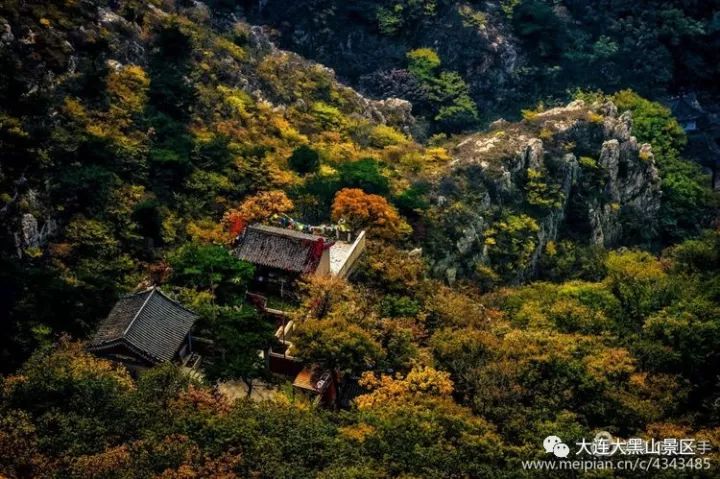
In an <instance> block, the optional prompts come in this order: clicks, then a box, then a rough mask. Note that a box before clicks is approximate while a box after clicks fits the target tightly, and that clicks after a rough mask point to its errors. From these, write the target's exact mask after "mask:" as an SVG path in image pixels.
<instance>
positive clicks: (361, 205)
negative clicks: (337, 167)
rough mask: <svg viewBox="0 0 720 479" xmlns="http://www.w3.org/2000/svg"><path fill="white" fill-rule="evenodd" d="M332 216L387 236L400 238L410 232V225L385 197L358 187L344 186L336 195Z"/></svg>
mask: <svg viewBox="0 0 720 479" xmlns="http://www.w3.org/2000/svg"><path fill="white" fill-rule="evenodd" d="M332 218H333V221H340V220H344V221H347V222H348V224H349V225H350V226H351V227H352V228H354V229H360V228H370V230H371V232H373V233H374V234H376V235H378V236H382V237H386V238H399V237H402V236H404V235H406V234H407V233H409V232H410V226H409V225H408V224H407V223H406V222H405V221H404V220H403V219H402V218H401V217H400V215H399V214H398V212H397V210H396V209H395V208H394V207H393V206H391V205H390V204H389V203H388V202H387V200H386V199H385V198H383V197H382V196H379V195H372V194H367V193H365V192H364V191H363V190H360V189H356V188H344V189H342V190H340V191H339V192H338V193H337V195H335V201H333V206H332Z"/></svg>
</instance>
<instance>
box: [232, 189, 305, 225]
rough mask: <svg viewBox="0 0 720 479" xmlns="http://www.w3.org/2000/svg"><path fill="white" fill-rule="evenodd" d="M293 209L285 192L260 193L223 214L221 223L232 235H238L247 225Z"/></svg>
mask: <svg viewBox="0 0 720 479" xmlns="http://www.w3.org/2000/svg"><path fill="white" fill-rule="evenodd" d="M293 208H295V205H294V204H293V202H292V200H291V199H290V198H288V197H287V195H286V194H285V192H283V191H280V190H273V191H262V192H260V193H257V194H255V195H253V196H250V197H248V198H246V199H245V201H243V202H242V203H241V204H240V206H238V207H237V208H233V209H230V210H228V211H227V212H225V215H224V216H223V223H224V224H225V227H226V228H227V229H228V230H229V231H230V232H231V233H232V234H238V233H240V231H242V229H243V228H244V227H245V225H247V224H248V223H254V222H259V221H265V220H267V219H269V218H270V217H271V216H273V215H275V214H281V213H287V212H289V211H292V210H293Z"/></svg>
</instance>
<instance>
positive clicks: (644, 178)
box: [433, 101, 661, 281]
mask: <svg viewBox="0 0 720 479" xmlns="http://www.w3.org/2000/svg"><path fill="white" fill-rule="evenodd" d="M448 185H451V187H448ZM448 190H449V191H448ZM660 195H661V191H660V179H659V176H658V172H657V169H656V167H655V161H654V158H653V154H652V149H651V147H650V145H647V144H643V145H639V144H638V142H637V140H636V139H635V137H633V136H632V116H631V115H630V113H629V112H624V113H622V114H620V115H618V112H617V109H616V108H615V106H614V105H612V104H606V105H592V106H587V105H585V104H584V103H583V102H581V101H576V102H573V103H570V104H569V105H567V106H565V107H562V108H555V109H551V110H548V111H545V112H529V113H527V114H526V119H525V120H524V121H522V122H520V123H508V122H505V121H501V122H495V123H494V124H493V125H492V126H491V129H490V130H489V131H488V132H484V133H478V134H475V135H471V136H469V137H467V138H465V139H463V140H462V141H460V142H459V143H458V144H457V146H456V147H455V148H454V150H453V162H452V165H451V167H450V168H449V170H448V171H447V172H445V175H444V177H443V178H442V179H441V180H439V181H438V182H437V189H436V206H435V208H434V212H433V216H434V217H436V218H438V219H439V220H438V221H440V222H442V223H444V224H443V226H442V227H441V231H445V232H446V233H445V234H446V239H447V240H448V242H452V244H454V247H453V248H445V249H444V250H443V248H442V247H438V248H435V250H434V251H435V252H436V254H435V255H434V258H435V271H436V273H438V274H439V275H445V276H447V277H456V276H457V277H461V276H472V275H473V274H475V272H476V270H477V269H478V268H481V269H482V268H485V267H489V268H493V267H495V266H500V264H499V263H500V262H501V261H500V259H501V258H502V262H510V263H513V264H514V267H513V268H512V269H511V270H509V271H506V274H505V275H506V276H508V277H507V278H506V279H509V280H511V281H512V280H517V281H521V280H525V279H527V278H529V277H532V276H533V275H534V274H535V273H536V271H537V267H538V263H539V260H540V258H541V257H542V255H543V254H544V252H545V250H546V248H547V246H548V244H549V243H550V242H556V241H558V240H560V239H562V238H563V234H564V230H565V229H566V226H567V225H568V224H572V228H571V229H572V230H573V232H574V233H575V234H576V236H577V232H578V231H580V232H583V234H584V237H583V238H577V237H575V238H574V239H575V240H578V239H579V240H580V241H581V242H585V243H586V244H588V245H593V244H594V245H598V246H605V247H612V246H617V245H620V244H624V243H631V242H632V241H633V238H632V233H633V231H636V230H637V228H639V227H642V228H644V229H646V230H647V231H651V230H652V228H653V225H654V224H655V223H656V221H657V213H658V210H659V208H660ZM639 222H641V223H642V225H641V224H640V223H639ZM516 247H517V251H515V250H514V248H516ZM499 249H505V251H499ZM508 255H510V256H508ZM495 263H498V264H495Z"/></svg>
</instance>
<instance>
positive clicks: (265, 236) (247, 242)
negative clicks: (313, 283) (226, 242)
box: [235, 225, 331, 273]
mask: <svg viewBox="0 0 720 479" xmlns="http://www.w3.org/2000/svg"><path fill="white" fill-rule="evenodd" d="M330 244H331V243H326V242H325V239H324V238H323V237H322V236H316V235H311V234H307V233H301V232H299V231H293V230H290V229H285V228H277V227H275V226H265V225H250V226H248V227H247V228H246V230H245V233H244V234H243V236H242V238H241V239H240V243H239V244H238V246H237V248H236V249H235V255H236V256H237V257H238V258H240V259H242V260H244V261H247V262H249V263H253V264H256V265H260V266H267V267H270V268H277V269H281V270H284V271H291V272H296V273H311V272H313V271H315V269H316V268H317V266H318V263H319V262H320V256H319V255H317V254H316V249H315V248H317V247H318V246H317V245H319V248H320V253H322V249H323V248H326V247H329V246H330Z"/></svg>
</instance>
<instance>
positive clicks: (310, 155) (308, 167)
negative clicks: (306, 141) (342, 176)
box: [288, 145, 320, 175]
mask: <svg viewBox="0 0 720 479" xmlns="http://www.w3.org/2000/svg"><path fill="white" fill-rule="evenodd" d="M288 165H289V166H290V168H292V169H293V170H294V171H297V172H298V173H300V174H301V175H306V174H308V173H315V172H316V171H317V170H318V168H320V155H318V152H317V151H315V150H314V149H312V148H311V147H309V146H307V145H301V146H298V147H297V148H295V149H294V150H293V152H292V155H290V158H289V159H288Z"/></svg>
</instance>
